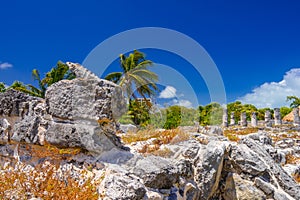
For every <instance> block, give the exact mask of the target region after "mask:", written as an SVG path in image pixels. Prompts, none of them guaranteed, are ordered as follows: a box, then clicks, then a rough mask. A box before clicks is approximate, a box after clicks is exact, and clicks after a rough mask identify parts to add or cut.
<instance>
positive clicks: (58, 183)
mask: <svg viewBox="0 0 300 200" xmlns="http://www.w3.org/2000/svg"><path fill="white" fill-rule="evenodd" d="M12 197H15V198H16V197H19V198H18V199H30V198H32V197H36V198H38V197H40V198H42V199H45V200H48V199H49V200H50V199H58V200H60V199H91V200H92V199H98V194H97V189H96V187H95V184H93V183H92V181H91V180H90V179H88V180H87V181H86V182H85V183H84V184H82V185H80V184H79V183H78V182H77V181H75V180H74V179H72V178H71V177H70V176H68V175H67V178H64V180H60V179H59V178H57V175H56V172H55V167H54V166H47V169H45V168H43V167H38V168H36V171H29V172H24V171H23V170H21V171H14V170H5V173H1V176H0V199H11V198H12Z"/></svg>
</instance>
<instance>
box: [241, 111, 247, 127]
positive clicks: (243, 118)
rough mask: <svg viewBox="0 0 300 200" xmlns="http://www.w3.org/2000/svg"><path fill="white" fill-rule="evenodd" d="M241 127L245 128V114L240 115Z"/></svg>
mask: <svg viewBox="0 0 300 200" xmlns="http://www.w3.org/2000/svg"><path fill="white" fill-rule="evenodd" d="M241 126H244V127H246V126H247V116H246V113H245V112H242V113H241Z"/></svg>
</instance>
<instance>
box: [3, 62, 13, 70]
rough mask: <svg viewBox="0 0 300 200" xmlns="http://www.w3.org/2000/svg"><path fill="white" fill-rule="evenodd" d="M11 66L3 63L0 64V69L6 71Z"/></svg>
mask: <svg viewBox="0 0 300 200" xmlns="http://www.w3.org/2000/svg"><path fill="white" fill-rule="evenodd" d="M12 66H13V65H12V64H10V63H8V62H4V63H1V62H0V69H7V68H10V67H12Z"/></svg>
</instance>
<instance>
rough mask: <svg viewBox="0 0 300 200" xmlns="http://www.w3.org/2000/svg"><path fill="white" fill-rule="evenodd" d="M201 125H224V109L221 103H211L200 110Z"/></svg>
mask: <svg viewBox="0 0 300 200" xmlns="http://www.w3.org/2000/svg"><path fill="white" fill-rule="evenodd" d="M198 109H199V111H200V109H201V113H200V117H199V119H200V124H201V125H220V124H221V123H222V115H223V108H222V106H221V105H220V104H219V103H215V102H213V103H210V104H208V105H206V106H204V107H202V108H198Z"/></svg>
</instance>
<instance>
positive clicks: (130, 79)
mask: <svg viewBox="0 0 300 200" xmlns="http://www.w3.org/2000/svg"><path fill="white" fill-rule="evenodd" d="M152 64H153V62H152V61H151V60H146V59H145V55H144V54H143V53H142V52H139V51H137V50H134V52H133V53H131V54H129V56H128V57H126V56H125V55H124V54H121V55H120V66H121V69H122V72H112V73H110V74H108V75H107V76H106V77H105V79H106V80H109V81H113V82H114V83H117V84H119V85H120V86H121V87H122V88H123V89H124V92H125V93H126V95H127V97H128V99H129V100H130V99H132V98H133V99H136V98H137V97H136V95H135V91H136V92H137V93H138V94H140V95H141V96H142V97H143V98H144V99H146V96H148V97H150V96H152V95H154V94H156V92H157V91H158V87H157V85H156V82H157V81H158V76H157V74H155V73H154V72H152V71H150V70H149V69H148V67H149V66H152Z"/></svg>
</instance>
